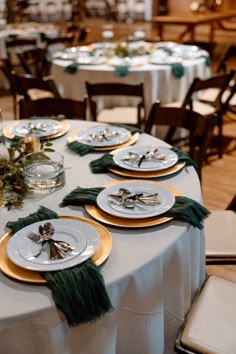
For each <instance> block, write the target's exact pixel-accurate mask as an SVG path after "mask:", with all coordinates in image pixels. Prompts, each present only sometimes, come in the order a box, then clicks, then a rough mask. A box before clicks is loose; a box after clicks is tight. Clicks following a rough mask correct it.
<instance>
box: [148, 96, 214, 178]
mask: <svg viewBox="0 0 236 354" xmlns="http://www.w3.org/2000/svg"><path fill="white" fill-rule="evenodd" d="M215 124H216V117H215V116H214V115H211V116H209V117H207V118H206V117H204V116H202V115H201V114H200V113H197V112H194V111H192V110H191V109H187V108H183V107H164V106H160V102H155V103H154V104H153V105H152V107H151V110H150V113H149V116H148V119H147V123H146V127H145V132H146V133H148V134H153V135H155V136H157V137H160V135H159V131H160V127H163V126H166V127H170V128H175V129H176V128H184V129H185V130H187V131H188V133H189V144H188V153H189V155H190V157H191V158H192V159H193V160H194V161H195V162H196V163H197V165H198V170H199V177H200V180H201V169H202V165H203V162H204V160H205V157H206V154H207V149H208V147H209V144H210V141H211V137H212V134H213V130H214V127H215ZM165 141H166V142H168V143H171V141H170V140H169V138H168V134H167V137H166V139H165Z"/></svg>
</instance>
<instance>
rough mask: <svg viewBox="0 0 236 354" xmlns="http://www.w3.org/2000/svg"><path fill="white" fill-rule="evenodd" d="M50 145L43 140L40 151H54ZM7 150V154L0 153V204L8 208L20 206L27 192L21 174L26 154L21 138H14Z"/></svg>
mask: <svg viewBox="0 0 236 354" xmlns="http://www.w3.org/2000/svg"><path fill="white" fill-rule="evenodd" d="M51 146H52V143H51V142H50V141H46V142H45V141H43V142H41V151H54V150H53V149H52V148H51ZM8 152H9V155H8V156H4V155H2V154H0V180H1V181H2V183H1V185H0V194H1V195H2V198H1V199H2V200H0V205H1V204H2V205H3V206H5V207H6V208H7V209H8V210H10V209H11V208H12V207H14V208H21V207H22V205H23V201H24V198H25V196H26V194H27V192H29V190H28V187H27V186H26V184H25V181H24V175H23V167H24V156H26V155H27V154H28V152H25V151H24V149H23V138H18V137H16V138H14V139H13V141H12V143H11V146H10V148H9V149H8Z"/></svg>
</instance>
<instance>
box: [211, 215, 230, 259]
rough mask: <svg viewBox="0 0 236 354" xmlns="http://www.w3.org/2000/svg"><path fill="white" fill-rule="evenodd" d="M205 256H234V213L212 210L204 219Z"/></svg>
mask: <svg viewBox="0 0 236 354" xmlns="http://www.w3.org/2000/svg"><path fill="white" fill-rule="evenodd" d="M204 225H205V239H206V256H215V257H224V256H225V257H227V256H235V257H236V213H235V212H233V211H232V210H215V211H212V213H211V215H210V216H209V218H207V219H206V220H205V223H204Z"/></svg>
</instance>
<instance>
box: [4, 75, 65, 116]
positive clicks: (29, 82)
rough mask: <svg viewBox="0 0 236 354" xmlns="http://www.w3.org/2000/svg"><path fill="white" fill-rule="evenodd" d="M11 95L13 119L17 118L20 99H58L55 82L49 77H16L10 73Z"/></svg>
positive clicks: (58, 94)
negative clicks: (13, 111)
mask: <svg viewBox="0 0 236 354" xmlns="http://www.w3.org/2000/svg"><path fill="white" fill-rule="evenodd" d="M11 85H12V89H11V91H12V95H13V99H14V105H15V106H16V107H15V106H14V109H15V119H17V118H19V112H18V108H19V107H18V101H19V99H20V98H22V97H23V98H24V99H26V100H36V99H40V98H49V97H51V98H53V97H55V98H60V97H61V95H60V93H59V92H58V89H57V87H56V84H55V82H54V81H53V79H52V78H51V77H49V76H48V77H45V78H42V79H39V78H37V77H33V76H31V75H27V74H25V75H18V74H16V73H15V72H11Z"/></svg>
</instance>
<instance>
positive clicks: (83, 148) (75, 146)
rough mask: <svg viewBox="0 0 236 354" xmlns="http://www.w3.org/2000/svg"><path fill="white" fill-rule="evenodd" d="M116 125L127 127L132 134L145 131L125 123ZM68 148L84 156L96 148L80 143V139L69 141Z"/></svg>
mask: <svg viewBox="0 0 236 354" xmlns="http://www.w3.org/2000/svg"><path fill="white" fill-rule="evenodd" d="M114 126H117V127H120V128H125V129H127V130H128V131H129V132H130V133H131V134H135V133H137V132H138V133H143V131H142V130H141V129H139V128H136V127H130V126H128V125H125V124H114ZM67 146H68V148H70V149H71V150H73V151H75V152H77V154H79V155H80V156H84V155H87V154H88V153H90V152H91V151H93V150H94V146H92V145H86V144H83V143H79V142H78V141H73V142H71V143H67Z"/></svg>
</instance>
